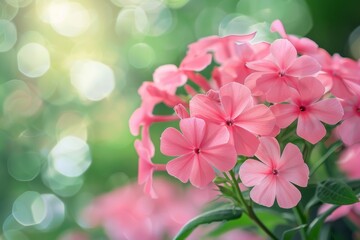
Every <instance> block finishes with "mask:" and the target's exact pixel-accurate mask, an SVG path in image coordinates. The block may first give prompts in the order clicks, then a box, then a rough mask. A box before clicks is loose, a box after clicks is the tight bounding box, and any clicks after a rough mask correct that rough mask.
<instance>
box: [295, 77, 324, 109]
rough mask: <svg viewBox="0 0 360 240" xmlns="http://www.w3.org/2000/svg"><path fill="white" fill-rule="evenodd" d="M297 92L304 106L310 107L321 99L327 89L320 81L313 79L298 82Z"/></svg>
mask: <svg viewBox="0 0 360 240" xmlns="http://www.w3.org/2000/svg"><path fill="white" fill-rule="evenodd" d="M297 90H298V92H299V95H300V101H301V103H302V104H305V105H308V104H310V103H312V102H315V101H317V100H318V99H320V98H321V97H322V96H323V95H324V93H325V88H324V86H323V85H322V84H321V82H320V81H319V80H317V79H316V78H313V77H306V78H302V79H300V80H299V81H298V82H297Z"/></svg>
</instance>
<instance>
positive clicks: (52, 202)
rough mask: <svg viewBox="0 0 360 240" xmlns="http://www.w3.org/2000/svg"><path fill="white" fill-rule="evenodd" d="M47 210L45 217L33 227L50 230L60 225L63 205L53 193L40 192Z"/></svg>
mask: <svg viewBox="0 0 360 240" xmlns="http://www.w3.org/2000/svg"><path fill="white" fill-rule="evenodd" d="M41 198H42V199H43V201H44V203H45V206H46V209H47V212H46V216H45V218H44V219H43V220H42V221H41V222H40V223H39V224H37V225H35V227H36V228H37V229H39V230H47V231H48V230H51V229H54V228H56V227H58V226H60V225H61V223H62V222H63V221H64V217H65V205H64V203H63V202H62V201H61V200H60V199H59V198H58V197H57V196H55V195H54V194H41Z"/></svg>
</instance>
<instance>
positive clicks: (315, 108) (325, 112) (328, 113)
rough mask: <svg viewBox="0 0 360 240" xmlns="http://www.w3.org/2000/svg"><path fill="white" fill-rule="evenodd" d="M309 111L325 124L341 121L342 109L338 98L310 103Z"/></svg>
mask: <svg viewBox="0 0 360 240" xmlns="http://www.w3.org/2000/svg"><path fill="white" fill-rule="evenodd" d="M311 113H312V114H314V115H315V116H316V117H317V118H318V119H319V120H320V121H322V122H325V123H327V124H336V123H338V122H339V121H341V119H342V117H343V115H344V110H343V108H342V106H341V104H340V102H339V100H337V99H335V98H331V99H324V100H322V101H319V102H317V103H314V104H312V105H311Z"/></svg>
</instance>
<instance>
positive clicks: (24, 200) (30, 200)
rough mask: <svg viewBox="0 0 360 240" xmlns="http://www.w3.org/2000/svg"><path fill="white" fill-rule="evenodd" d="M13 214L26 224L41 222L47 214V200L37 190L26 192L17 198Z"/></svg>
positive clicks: (17, 219) (21, 222)
mask: <svg viewBox="0 0 360 240" xmlns="http://www.w3.org/2000/svg"><path fill="white" fill-rule="evenodd" d="M12 215H13V216H14V218H15V219H16V221H18V222H19V223H20V224H22V225H24V226H31V225H35V224H39V223H40V222H41V221H43V220H44V218H45V216H46V207H45V202H44V200H43V198H42V197H41V195H40V194H39V193H37V192H34V191H27V192H24V193H23V194H21V195H20V196H19V197H18V198H17V199H16V200H15V202H14V204H13V208H12Z"/></svg>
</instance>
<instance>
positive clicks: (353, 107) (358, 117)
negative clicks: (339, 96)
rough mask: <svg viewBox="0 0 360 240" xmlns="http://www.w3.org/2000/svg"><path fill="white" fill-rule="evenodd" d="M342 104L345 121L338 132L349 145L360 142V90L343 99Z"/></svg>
mask: <svg viewBox="0 0 360 240" xmlns="http://www.w3.org/2000/svg"><path fill="white" fill-rule="evenodd" d="M341 104H342V106H343V108H344V117H343V120H344V121H343V122H342V123H341V125H340V126H339V127H338V128H337V133H338V135H339V136H340V138H341V140H342V141H343V142H344V143H345V144H346V145H347V146H351V145H353V144H355V143H360V134H359V133H360V91H357V94H355V95H352V96H349V97H348V98H346V99H344V100H343V101H341Z"/></svg>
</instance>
